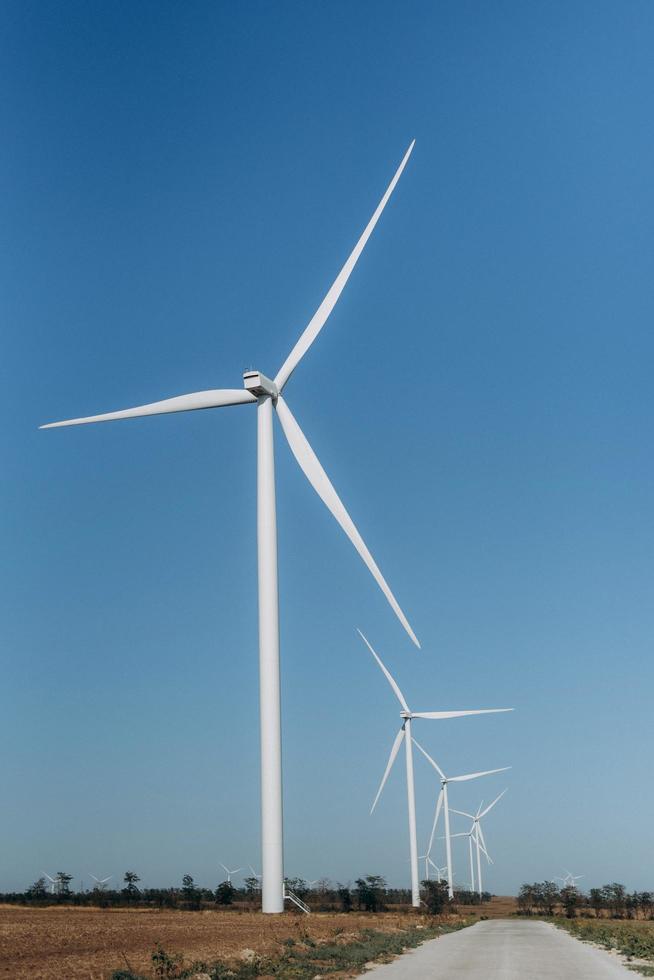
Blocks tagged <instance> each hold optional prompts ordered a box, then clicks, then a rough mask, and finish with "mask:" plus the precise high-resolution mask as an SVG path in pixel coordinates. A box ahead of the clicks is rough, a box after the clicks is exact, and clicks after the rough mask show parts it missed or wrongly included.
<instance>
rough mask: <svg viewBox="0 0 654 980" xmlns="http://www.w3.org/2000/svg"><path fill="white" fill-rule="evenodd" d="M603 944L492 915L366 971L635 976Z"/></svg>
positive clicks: (541, 979) (408, 978) (417, 979)
mask: <svg viewBox="0 0 654 980" xmlns="http://www.w3.org/2000/svg"><path fill="white" fill-rule="evenodd" d="M635 976H636V974H635V973H632V972H630V971H629V970H627V969H626V967H624V966H621V965H620V964H619V963H617V962H616V961H615V959H614V958H613V957H611V956H610V955H609V954H608V953H605V952H604V951H603V950H599V949H594V948H593V947H592V946H587V945H586V944H585V943H582V942H580V941H579V940H578V939H573V938H572V936H569V935H568V934H567V932H563V931H562V930H561V929H557V928H556V927H555V926H552V925H548V923H546V922H525V921H519V920H514V919H495V920H489V921H488V922H478V923H477V925H474V926H470V928H468V929H462V930H461V931H460V932H453V933H450V934H449V935H447V936H443V937H442V938H441V939H433V940H430V941H429V942H427V943H425V944H424V945H423V946H419V947H418V949H415V950H412V951H411V952H410V953H405V954H404V955H403V956H400V957H399V958H398V959H397V960H395V962H394V963H388V964H387V965H386V966H379V967H376V968H375V969H374V970H370V971H369V972H368V973H366V977H374V978H375V980H429V978H434V980H634V977H635Z"/></svg>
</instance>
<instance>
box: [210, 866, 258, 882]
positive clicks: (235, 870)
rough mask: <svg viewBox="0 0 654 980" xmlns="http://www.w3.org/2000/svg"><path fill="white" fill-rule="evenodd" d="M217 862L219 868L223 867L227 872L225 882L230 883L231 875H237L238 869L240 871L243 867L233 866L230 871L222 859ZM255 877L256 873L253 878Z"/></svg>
mask: <svg viewBox="0 0 654 980" xmlns="http://www.w3.org/2000/svg"><path fill="white" fill-rule="evenodd" d="M218 864H219V865H220V867H221V868H224V869H225V871H226V872H227V882H228V884H230V885H231V883H232V875H237V874H238V873H239V871H242V870H243V868H234V869H233V870H231V871H230V869H229V868H228V867H227V865H226V864H223V862H222V861H219V862H218ZM256 877H257V875H255V878H256Z"/></svg>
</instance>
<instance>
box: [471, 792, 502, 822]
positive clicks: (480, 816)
mask: <svg viewBox="0 0 654 980" xmlns="http://www.w3.org/2000/svg"><path fill="white" fill-rule="evenodd" d="M505 793H506V790H505V789H503V790H502V792H501V793H500V795H499V796H497V797H496V798H495V799H494V800H493V802H492V803H491V804H489V806H487V807H486V809H485V810H484V811H483V813H480V814H479V816H478V819H479V820H481V818H482V817H485V816H486V814H487V813H488V812H489V811H490V810H492V809H493V807H494V806H495V804H496V803H499V801H500V800H501V799H502V797H503V796H504V794H505Z"/></svg>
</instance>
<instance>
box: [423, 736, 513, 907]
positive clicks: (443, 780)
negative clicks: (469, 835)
mask: <svg viewBox="0 0 654 980" xmlns="http://www.w3.org/2000/svg"><path fill="white" fill-rule="evenodd" d="M413 741H414V744H415V746H416V748H418V749H419V750H420V751H421V752H422V754H423V755H424V757H425V759H427V761H428V762H429V764H430V765H431V766H432V767H433V768H434V769H435V770H436V772H437V773H438V775H439V777H440V784H441V790H440V793H439V794H438V799H437V800H436V812H435V813H434V823H433V825H432V828H431V837H430V838H429V847H428V848H427V850H428V852H431V848H432V844H433V843H434V834H435V833H436V826H437V824H438V818H439V816H440V813H441V810H443V813H444V819H445V851H446V854H447V890H448V894H449V896H450V898H453V897H454V871H453V869H452V839H451V837H452V835H451V834H450V807H449V802H448V796H447V786H448V783H464V782H467V781H468V780H469V779H479V777H480V776H492V775H494V774H495V773H497V772H506V771H507V769H510V768H511V766H503V767H502V768H501V769H486V770H484V772H470V773H467V774H466V775H464V776H446V775H445V773H444V772H443V770H442V769H441V767H440V766H439V765H438V763H437V762H435V761H434V759H432V757H431V756H430V754H429V752H427V751H426V749H423V747H422V745H420V743H419V742H417V741H416V740H415V738H414V739H413Z"/></svg>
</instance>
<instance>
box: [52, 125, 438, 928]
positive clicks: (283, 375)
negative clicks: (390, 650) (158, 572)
mask: <svg viewBox="0 0 654 980" xmlns="http://www.w3.org/2000/svg"><path fill="white" fill-rule="evenodd" d="M414 143H415V140H414V141H413V142H412V143H411V145H410V146H409V148H408V150H407V151H406V153H405V154H404V158H403V159H402V162H401V163H400V166H399V167H398V169H397V171H396V172H395V175H394V177H393V179H392V180H391V182H390V184H389V185H388V188H387V189H386V192H385V194H384V196H383V197H382V199H381V201H380V202H379V204H378V206H377V209H376V210H375V212H374V214H373V215H372V217H371V219H370V221H369V222H368V224H367V225H366V227H365V229H364V231H363V234H362V235H361V237H360V238H359V240H358V242H357V244H356V245H355V246H354V249H353V250H352V252H351V253H350V256H349V258H348V259H347V261H346V262H345V265H344V266H343V268H342V269H341V271H340V272H339V274H338V275H337V277H336V279H335V280H334V282H333V283H332V285H331V287H330V289H329V290H328V292H327V294H326V295H325V297H324V299H323V301H322V302H321V304H320V306H319V307H318V309H317V310H316V312H315V313H314V315H313V317H312V318H311V320H310V321H309V323H308V324H307V326H306V327H305V329H304V331H303V333H302V334H301V336H300V338H299V339H298V341H297V343H296V344H295V347H293V349H292V350H291V352H290V354H289V355H288V357H287V358H286V360H285V361H284V363H283V364H282V366H281V368H280V369H279V371H278V372H277V374H276V376H275V379H274V381H273V380H271V379H270V378H268V377H266V375H265V374H262V373H261V372H260V371H246V372H245V374H244V375H243V383H244V389H243V390H240V389H218V390H212V391H199V392H193V393H191V394H187V395H179V396H177V397H175V398H168V399H165V400H164V401H159V402H153V403H152V404H148V405H140V406H138V407H136V408H128V409H124V410H122V411H117V412H108V413H106V414H103V415H92V416H87V417H85V418H78V419H69V420H67V421H63V422H51V423H49V424H48V425H44V426H41V428H43V429H48V428H54V427H57V426H66V425H81V424H84V423H87V422H109V421H112V420H115V419H126V418H138V417H141V416H146V415H162V414H166V413H170V412H189V411H194V410H196V409H205V408H222V407H224V406H227V405H244V404H256V406H257V553H258V580H259V691H260V697H259V715H260V729H261V731H260V738H261V840H262V862H263V869H262V870H263V888H262V910H263V911H264V912H282V911H283V910H284V867H283V820H282V764H281V721H280V718H281V708H280V683H279V601H278V589H277V520H276V507H275V464H274V454H273V421H272V420H273V410H276V412H277V417H278V419H279V421H280V423H281V426H282V430H283V432H284V435H285V436H286V439H287V441H288V444H289V446H290V448H291V452H292V453H293V455H294V456H295V459H296V460H297V463H298V465H299V466H300V469H301V470H302V471H303V473H304V475H305V476H306V478H307V479H308V481H309V483H310V484H311V485H312V487H313V488H314V490H315V491H316V493H317V494H318V496H319V497H320V498H321V500H322V501H323V503H324V504H325V506H326V507H327V509H328V510H329V511H330V512H331V513H332V514H333V516H334V517H335V519H336V520H337V521H338V523H339V524H340V526H341V528H342V529H343V531H344V532H345V534H346V535H347V537H348V538H349V539H350V541H351V542H352V544H353V545H354V547H355V549H356V550H357V551H358V553H359V555H360V556H361V558H362V559H363V561H364V562H365V564H366V565H367V567H368V569H369V571H370V573H371V574H372V576H373V578H374V579H375V581H376V582H377V584H378V585H379V587H380V589H381V590H382V592H383V593H384V595H385V596H386V599H387V600H388V602H389V603H390V605H391V607H392V609H393V611H394V612H395V614H396V616H397V617H398V619H399V620H400V622H401V623H402V625H403V627H404V628H405V630H406V631H407V633H408V634H409V636H410V637H411V639H412V640H413V642H414V643H415V644H416V646H418V647H419V646H420V644H419V643H418V640H417V638H416V636H415V634H414V632H413V630H412V629H411V626H410V625H409V622H408V620H407V618H406V616H405V615H404V613H403V612H402V610H401V609H400V606H399V604H398V602H397V600H396V599H395V596H394V595H393V593H392V592H391V590H390V588H389V586H388V585H387V583H386V580H385V579H384V577H383V575H382V573H381V572H380V570H379V568H378V567H377V564H376V563H375V561H374V559H373V557H372V555H371V554H370V552H369V551H368V548H367V547H366V545H365V543H364V541H363V539H362V537H361V535H360V534H359V532H358V531H357V529H356V527H355V525H354V523H353V521H352V519H351V518H350V515H349V514H348V512H347V511H346V509H345V507H344V506H343V504H342V502H341V500H340V499H339V497H338V495H337V493H336V491H335V490H334V487H333V486H332V484H331V482H330V480H329V478H328V476H327V474H326V473H325V471H324V469H323V468H322V466H321V464H320V462H319V460H318V458H317V456H316V455H315V453H314V451H313V449H312V448H311V446H310V445H309V443H308V442H307V439H306V437H305V435H304V433H303V432H302V430H301V429H300V426H299V425H298V423H297V422H296V420H295V417H294V416H293V414H292V413H291V410H290V408H289V407H288V405H287V403H286V402H285V400H284V399H283V398H282V390H283V389H284V386H285V385H286V383H287V381H288V380H289V378H290V377H291V375H292V373H293V371H294V370H295V368H296V367H297V366H298V364H299V363H300V361H301V360H302V358H303V357H304V355H305V354H306V352H307V350H308V349H309V347H310V346H311V344H312V343H313V342H314V340H315V339H316V337H317V336H318V334H319V332H320V330H321V329H322V327H323V326H324V324H325V322H326V321H327V318H328V317H329V315H330V313H331V312H332V310H333V309H334V306H335V305H336V302H337V301H338V298H339V296H340V295H341V293H342V291H343V289H344V287H345V284H346V283H347V281H348V279H349V277H350V275H351V273H352V270H353V269H354V267H355V265H356V263H357V261H358V259H359V257H360V255H361V253H362V251H363V249H364V247H365V245H366V243H367V241H368V239H369V238H370V235H371V234H372V232H373V230H374V228H375V225H376V224H377V222H378V220H379V218H380V216H381V214H382V211H383V210H384V208H385V207H386V204H387V203H388V200H389V198H390V196H391V194H392V193H393V190H394V189H395V185H396V184H397V182H398V180H399V179H400V176H401V174H402V171H403V170H404V168H405V166H406V164H407V161H408V159H409V156H410V155H411V151H412V150H413V146H414ZM323 394H324V395H328V394H329V385H328V384H325V385H323V390H322V392H321V395H323Z"/></svg>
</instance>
